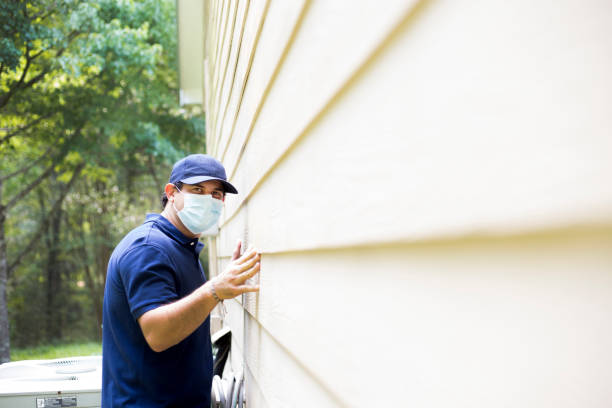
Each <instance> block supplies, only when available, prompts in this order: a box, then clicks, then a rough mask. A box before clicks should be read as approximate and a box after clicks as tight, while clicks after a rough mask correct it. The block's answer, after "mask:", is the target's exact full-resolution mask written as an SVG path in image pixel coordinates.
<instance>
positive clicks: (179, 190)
mask: <svg viewBox="0 0 612 408" xmlns="http://www.w3.org/2000/svg"><path fill="white" fill-rule="evenodd" d="M172 185H173V186H174V187H176V189H177V190H178V192H179V193H182V191H181V189H180V188H178V186H177V185H176V184H172ZM172 208H173V209H174V211H175V212H176V213H177V214H178V212H179V211H178V210H177V209H176V207H175V206H174V200H172Z"/></svg>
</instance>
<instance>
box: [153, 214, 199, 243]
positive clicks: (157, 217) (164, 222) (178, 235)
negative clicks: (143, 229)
mask: <svg viewBox="0 0 612 408" xmlns="http://www.w3.org/2000/svg"><path fill="white" fill-rule="evenodd" d="M147 222H152V223H154V224H155V225H157V227H158V228H159V229H160V230H161V231H162V232H163V233H164V234H166V235H168V236H169V237H170V238H172V239H174V240H175V241H177V242H179V243H180V244H181V245H184V246H186V247H188V248H193V249H194V250H195V252H196V253H200V251H201V250H202V248H204V244H202V243H201V242H200V241H199V239H198V238H189V237H187V236H185V234H183V233H182V232H181V231H179V229H178V228H176V227H175V226H174V225H173V224H172V223H171V222H170V221H168V219H167V218H166V217H164V216H162V215H161V214H155V213H149V214H147V217H146V219H145V223H147Z"/></svg>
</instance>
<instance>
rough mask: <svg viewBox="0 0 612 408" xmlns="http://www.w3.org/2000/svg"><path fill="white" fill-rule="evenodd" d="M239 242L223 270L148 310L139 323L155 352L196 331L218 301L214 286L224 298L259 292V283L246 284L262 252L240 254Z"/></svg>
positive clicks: (257, 265) (253, 250)
mask: <svg viewBox="0 0 612 408" xmlns="http://www.w3.org/2000/svg"><path fill="white" fill-rule="evenodd" d="M240 245H241V244H240V242H239V243H238V245H237V247H236V250H235V251H234V255H233V256H232V262H231V263H230V265H229V266H228V267H227V268H226V270H225V271H223V273H222V274H220V275H219V276H216V277H215V278H213V279H211V280H210V281H208V282H206V283H205V284H204V285H202V286H200V287H199V288H197V289H196V290H194V291H193V292H192V293H191V294H189V295H187V296H185V297H184V298H182V299H179V300H177V301H176V302H173V303H169V304H167V305H163V306H160V307H157V308H155V309H153V310H149V311H148V312H145V313H144V314H143V315H142V316H140V318H138V323H139V324H140V328H141V330H142V333H143V335H144V337H145V339H146V341H147V343H148V344H149V346H150V347H151V349H152V350H153V351H156V352H160V351H164V350H166V349H168V348H170V347H172V346H174V345H175V344H178V343H179V342H181V341H182V340H184V339H185V338H186V337H187V336H189V335H190V334H191V333H193V332H194V331H195V330H196V329H197V328H198V327H200V325H201V324H202V323H204V320H206V317H207V316H208V315H209V314H210V312H211V311H212V309H213V308H214V307H215V305H216V304H217V301H216V300H215V298H214V297H213V294H212V291H213V288H214V290H215V293H216V294H217V296H218V297H219V298H221V299H230V298H233V297H236V296H238V295H241V294H243V293H246V292H257V291H258V290H259V286H250V285H246V284H245V282H246V281H247V279H249V278H251V277H253V276H254V275H255V274H256V273H257V272H259V259H260V255H259V254H258V253H257V250H256V249H254V248H253V249H251V250H249V251H247V252H246V253H245V254H244V255H243V256H240Z"/></svg>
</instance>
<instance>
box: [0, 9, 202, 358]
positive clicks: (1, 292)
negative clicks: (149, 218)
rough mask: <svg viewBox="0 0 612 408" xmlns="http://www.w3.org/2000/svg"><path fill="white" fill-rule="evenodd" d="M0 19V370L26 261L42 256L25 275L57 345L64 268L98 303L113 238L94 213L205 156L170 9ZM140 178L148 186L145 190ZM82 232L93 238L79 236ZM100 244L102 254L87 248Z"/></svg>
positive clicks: (24, 12)
mask: <svg viewBox="0 0 612 408" xmlns="http://www.w3.org/2000/svg"><path fill="white" fill-rule="evenodd" d="M0 18H2V21H3V22H4V21H6V22H7V24H3V25H0V26H1V28H0V30H1V32H2V38H1V39H0V44H1V45H2V46H1V47H0V127H1V128H2V132H0V157H1V158H2V160H1V162H0V362H4V361H8V360H9V359H10V341H9V338H10V334H9V317H8V316H9V314H8V307H7V305H8V301H7V283H8V282H9V278H11V277H13V276H14V275H15V273H16V271H17V268H18V267H20V265H21V263H22V260H23V259H25V257H26V256H28V257H30V256H31V255H32V253H33V249H34V248H37V250H38V251H41V252H43V253H44V256H38V254H37V262H39V263H38V265H39V267H38V268H37V269H36V270H32V267H31V265H28V266H27V267H24V270H23V273H24V274H26V275H28V276H36V277H37V279H36V281H37V282H38V281H41V282H44V284H45V289H44V293H45V294H46V295H45V296H44V298H45V302H46V306H45V316H46V321H48V325H47V327H46V329H45V336H46V338H47V339H56V338H57V337H58V336H61V333H59V332H57V331H54V330H55V329H54V327H57V326H59V325H61V323H62V313H61V310H62V307H60V306H58V304H59V303H58V298H59V297H60V296H61V297H63V296H64V294H66V293H70V290H72V289H74V288H72V289H69V287H68V286H67V285H66V284H65V282H66V279H67V277H69V276H71V275H70V274H68V273H67V272H66V271H67V270H68V269H69V268H72V270H77V271H80V272H78V273H82V274H83V278H84V281H88V282H90V285H87V287H88V288H90V289H91V290H92V292H91V293H90V295H91V296H95V298H93V302H94V305H92V307H94V308H95V307H98V306H97V305H96V302H97V300H99V299H101V293H102V292H101V287H100V286H101V285H103V277H104V274H105V268H106V261H107V259H108V255H109V254H110V250H111V249H112V242H109V241H110V240H111V239H112V238H113V236H112V234H110V235H109V234H107V236H106V237H105V236H104V234H105V233H107V232H109V231H112V229H111V228H109V225H111V224H113V223H114V222H117V220H116V219H113V218H112V217H96V216H92V214H93V212H92V211H99V210H100V211H102V213H103V214H108V213H111V214H115V215H117V214H116V213H114V211H116V209H114V208H111V207H112V205H113V204H114V202H115V200H126V201H134V199H135V197H138V196H139V195H140V194H141V193H142V186H143V185H146V186H147V187H146V188H147V189H149V190H151V189H157V191H160V190H159V189H160V188H161V183H162V180H163V179H164V178H165V175H164V177H162V176H160V175H159V173H158V170H157V169H159V168H160V167H164V166H167V165H168V163H170V162H172V161H173V160H175V159H176V158H178V157H179V156H180V155H182V154H183V152H184V151H193V150H198V147H200V149H201V148H203V146H202V143H201V142H200V140H202V137H201V136H202V133H203V123H202V120H201V119H199V118H198V117H190V116H189V115H188V114H186V113H185V112H183V111H182V110H180V108H179V107H178V106H177V102H176V101H177V98H176V87H177V84H176V70H175V60H176V51H175V50H176V44H175V22H174V19H175V15H174V3H173V1H171V0H164V1H159V0H142V1H129V0H123V1H120V0H95V1H94V0H81V1H76V0H30V1H17V0H9V1H7V2H3V3H2V4H1V5H0ZM143 177H147V178H148V179H150V181H149V182H148V183H144V184H143V182H142V178H143ZM151 180H152V182H151ZM77 190H78V191H79V192H80V193H79V196H78V198H76V197H75V196H74V191H77ZM33 192H36V194H32V193H33ZM119 192H121V194H119ZM33 197H36V199H35V198H33ZM137 201H138V200H137ZM104 205H107V207H104ZM100 206H102V207H100ZM94 208H95V210H94ZM124 210H126V209H124ZM23 214H28V218H25V219H24V217H23ZM98 214H100V213H98ZM9 227H10V228H9ZM86 227H89V228H90V229H89V231H90V232H88V233H85V234H83V233H82V231H81V232H79V228H86ZM92 228H93V231H94V232H91V231H92ZM88 234H92V235H91V236H89V235H88ZM93 234H96V235H95V236H94V235H93ZM77 236H78V237H80V238H78V239H77ZM98 238H100V239H103V242H104V245H102V246H97V247H92V246H90V245H87V243H88V242H90V241H88V239H91V240H94V241H96V240H97V239H98ZM72 239H74V240H75V241H66V240H72ZM17 242H19V245H16V243H17ZM66 242H72V243H74V242H80V243H81V247H80V248H81V250H83V248H84V250H85V251H86V252H85V253H86V254H87V256H86V257H81V258H82V259H79V257H78V255H76V251H77V249H75V247H78V246H75V245H73V244H71V245H67V244H66ZM43 272H44V273H43ZM88 276H89V277H88ZM72 278H73V277H72ZM20 284H24V281H23V280H21V279H15V284H14V285H12V286H11V287H12V288H13V289H12V291H13V292H12V293H14V294H15V295H16V296H17V295H23V294H25V293H27V290H26V289H25V288H23V291H20V290H21V289H22V287H21V286H20ZM29 290H31V288H30V289H29ZM98 303H99V302H98ZM15 305H16V306H15V310H16V311H15V313H14V316H19V313H18V311H19V310H21V309H19V307H20V306H18V305H19V302H18V301H16V302H15ZM22 306H23V307H24V308H25V306H24V305H22ZM26 306H27V305H26ZM96 315H98V312H96ZM23 316H25V315H23ZM15 318H16V319H17V317H15Z"/></svg>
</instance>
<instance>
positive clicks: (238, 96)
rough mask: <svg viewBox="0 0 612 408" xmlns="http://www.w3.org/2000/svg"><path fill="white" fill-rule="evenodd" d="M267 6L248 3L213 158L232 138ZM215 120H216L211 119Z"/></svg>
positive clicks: (266, 2) (264, 2)
mask: <svg viewBox="0 0 612 408" xmlns="http://www.w3.org/2000/svg"><path fill="white" fill-rule="evenodd" d="M268 5H269V0H266V1H263V0H262V1H253V2H250V3H249V7H248V10H247V16H246V21H245V27H244V33H243V36H242V42H241V45H240V53H239V55H238V61H237V65H236V78H235V80H234V88H233V89H232V92H231V94H230V99H229V102H228V105H227V112H226V113H224V116H223V117H221V119H223V123H222V125H221V131H220V132H218V133H217V134H215V135H214V137H215V144H214V145H213V146H211V150H210V152H211V153H213V154H214V155H215V156H217V157H218V156H219V155H220V152H221V151H222V150H221V147H222V146H223V145H224V144H225V143H228V141H229V139H230V138H231V137H232V129H233V126H234V122H235V121H236V117H237V116H238V113H239V111H240V109H241V104H242V96H243V94H244V88H245V86H246V82H247V80H248V77H249V72H250V70H251V64H252V62H253V57H254V55H255V51H256V49H257V44H258V41H259V33H260V32H261V28H262V26H263V23H264V21H265V14H266V11H267V8H268ZM212 119H213V120H216V118H214V117H213V118H212Z"/></svg>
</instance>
